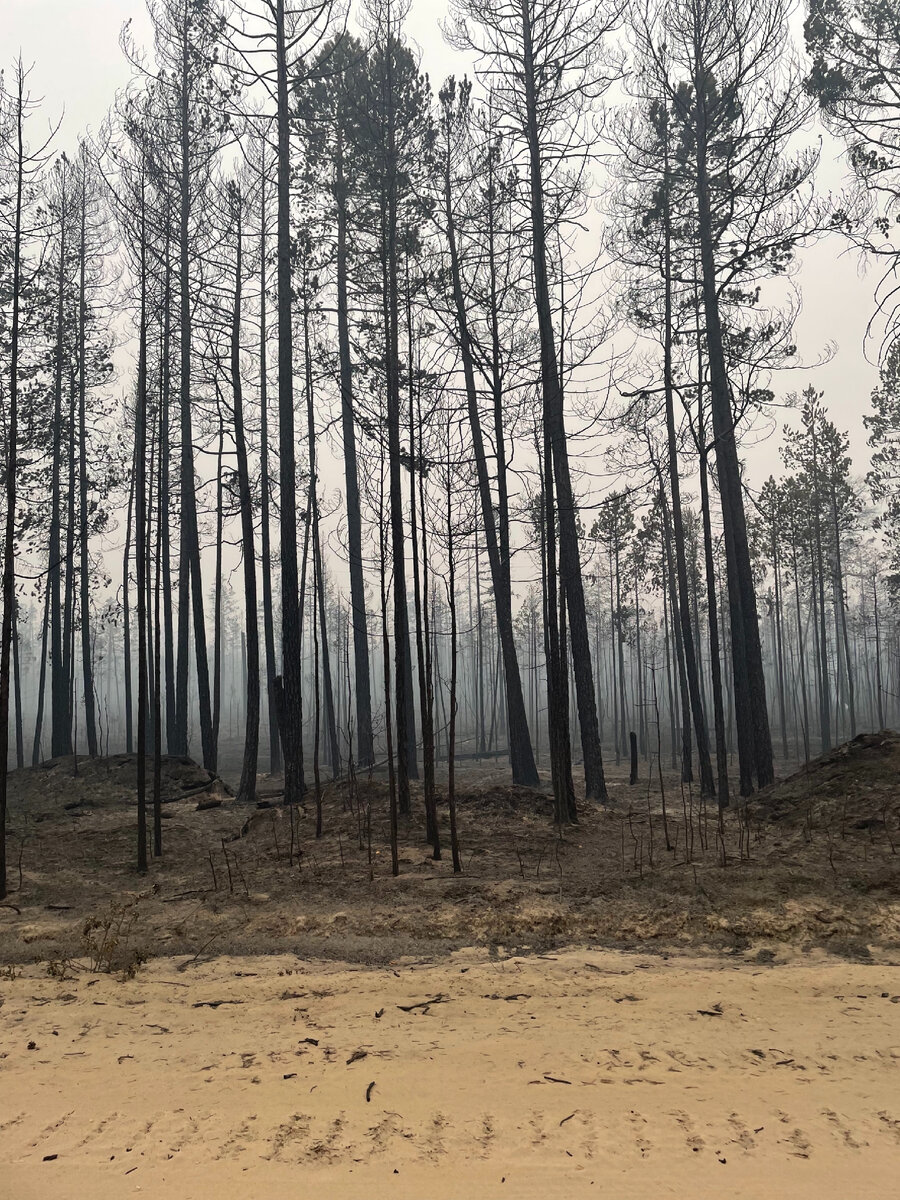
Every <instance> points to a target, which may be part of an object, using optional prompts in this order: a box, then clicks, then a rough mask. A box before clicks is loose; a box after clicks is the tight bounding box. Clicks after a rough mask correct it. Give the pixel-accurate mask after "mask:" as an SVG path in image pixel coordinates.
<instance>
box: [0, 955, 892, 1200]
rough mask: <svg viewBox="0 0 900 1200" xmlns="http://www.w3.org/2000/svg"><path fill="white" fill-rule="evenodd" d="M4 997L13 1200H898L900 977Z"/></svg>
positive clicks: (174, 982) (84, 977)
mask: <svg viewBox="0 0 900 1200" xmlns="http://www.w3.org/2000/svg"><path fill="white" fill-rule="evenodd" d="M179 966H183V960H178V961H177V962H172V961H166V960H157V961H154V962H153V963H151V964H150V965H148V966H147V967H145V968H144V969H143V970H142V971H141V972H140V973H139V975H138V976H137V978H136V979H134V980H132V981H129V982H125V983H122V982H118V981H117V980H116V979H114V978H112V977H110V976H92V975H88V974H85V973H80V972H79V973H76V975H75V977H74V978H71V979H63V980H58V979H51V978H48V977H47V976H46V974H45V973H43V971H42V970H41V969H39V968H37V967H33V968H26V970H25V973H24V975H23V976H21V977H20V978H18V979H15V980H9V979H6V980H3V981H0V998H2V1006H0V1164H2V1166H0V1197H2V1200H82V1198H83V1200H123V1198H127V1197H131V1196H142V1197H153V1198H154V1200H157V1198H158V1200H163V1198H165V1200H230V1198H231V1197H241V1198H242V1200H257V1198H259V1200H262V1198H264V1197H265V1198H266V1200H282V1198H286V1197H292V1198H294V1197H304V1196H314V1197H316V1198H317V1200H318V1198H323V1200H351V1198H352V1200H363V1198H366V1200H372V1198H375V1200H381V1198H382V1197H385V1198H389V1197H396V1198H398V1200H413V1198H415V1200H451V1198H453V1200H457V1198H459V1200H493V1198H494V1197H497V1198H500V1197H503V1198H504V1200H506V1198H522V1200H530V1198H532V1197H533V1198H535V1200H537V1198H538V1197H541V1198H555V1197H559V1198H562V1197H566V1198H569V1197H582V1196H584V1197H587V1196H600V1195H603V1196H605V1197H607V1198H610V1197H611V1198H613V1200H619V1198H620V1197H622V1198H625V1197H654V1200H655V1198H656V1197H660V1196H675V1197H690V1198H691V1200H713V1198H715V1200H724V1198H732V1197H735V1198H737V1197H753V1198H754V1200H755V1198H760V1200H762V1198H763V1197H765V1198H767V1200H768V1198H778V1200H780V1198H781V1197H816V1198H822V1197H835V1198H838V1197H840V1198H841V1200H843V1198H850V1197H854V1198H855V1197H879V1200H890V1198H892V1197H900V967H898V966H897V965H890V964H884V963H882V964H879V963H875V962H872V963H858V962H847V961H844V960H840V959H834V958H829V957H826V956H824V955H811V956H808V957H798V958H796V959H795V960H793V961H792V962H789V963H787V964H782V965H769V964H764V963H760V962H755V961H749V962H748V961H746V960H742V959H737V958H723V957H708V958H685V957H676V956H672V957H669V958H662V957H653V956H649V955H646V954H640V953H634V954H632V953H625V952H610V951H593V950H576V949H572V950H567V951H563V952H559V953H555V954H553V955H552V956H546V957H527V958H509V959H502V958H501V959H500V960H497V959H494V960H492V959H489V958H488V957H487V955H486V954H484V953H483V952H476V951H471V952H464V953H460V954H458V955H455V956H454V957H452V958H450V959H446V960H443V961H440V962H437V963H422V964H416V963H408V962H407V963H397V964H394V965H393V966H389V967H383V968H379V969H372V968H364V967H352V966H348V965H342V964H328V963H315V964H309V963H303V962H301V961H300V960H299V959H297V958H293V957H286V956H279V957H259V958H224V957H223V958H217V959H214V960H211V961H209V962H203V963H200V964H198V965H192V966H188V967H186V968H183V969H180V970H179V969H178V968H179Z"/></svg>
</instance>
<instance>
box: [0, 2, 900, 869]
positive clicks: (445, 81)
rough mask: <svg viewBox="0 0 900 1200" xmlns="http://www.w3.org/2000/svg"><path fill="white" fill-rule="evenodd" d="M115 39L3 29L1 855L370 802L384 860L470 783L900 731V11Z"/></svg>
mask: <svg viewBox="0 0 900 1200" xmlns="http://www.w3.org/2000/svg"><path fill="white" fill-rule="evenodd" d="M76 7H77V10H78V11H77V16H76V15H75V8H76ZM132 8H133V5H130V4H125V3H117V4H104V3H100V2H99V0H96V2H94V3H85V4H82V5H79V6H72V5H57V4H55V3H45V4H42V5H38V4H22V3H20V2H19V0H14V2H13V3H12V4H11V5H10V4H9V0H7V3H6V5H5V6H4V13H3V14H2V15H0V31H2V32H3V34H4V36H3V39H2V41H3V44H4V45H5V46H6V47H7V52H9V49H10V48H11V47H13V46H15V44H16V42H17V41H19V42H21V44H22V47H23V49H22V57H21V58H19V59H15V58H11V59H10V60H9V61H7V63H6V64H5V67H6V69H5V72H4V75H3V81H2V94H0V306H2V307H0V406H2V407H0V411H2V417H3V430H4V439H5V442H4V444H5V447H6V456H5V472H4V496H5V500H4V505H3V521H4V530H5V533H4V538H3V564H4V574H3V581H4V583H3V601H4V606H3V625H2V632H0V738H2V737H5V738H6V739H7V740H6V742H4V743H0V830H2V829H5V820H6V799H5V796H6V772H7V769H8V768H9V767H14V766H17V767H22V766H24V765H26V764H32V763H33V764H36V763H38V762H40V761H42V760H45V759H49V758H53V759H56V758H61V757H64V756H68V755H72V754H73V753H75V754H88V755H90V756H92V757H93V756H98V755H109V754H112V753H117V752H120V751H128V752H134V753H136V754H137V761H138V767H137V789H138V810H139V811H138V836H137V856H138V862H139V863H140V864H141V865H142V866H146V862H147V856H148V853H150V852H153V851H155V852H156V853H159V852H160V850H161V824H160V820H159V816H160V813H159V807H160V778H161V759H162V756H163V755H166V754H168V755H174V756H178V755H180V756H186V755H190V756H192V757H193V758H195V759H196V760H197V761H198V762H202V764H203V765H204V766H205V767H207V768H209V769H210V770H211V771H213V772H216V771H218V772H220V773H224V774H226V775H231V776H233V782H234V783H235V785H236V787H237V794H238V798H239V799H240V800H241V801H248V802H254V801H256V799H257V790H258V779H259V777H260V776H261V775H262V774H267V775H272V776H278V777H280V776H281V775H282V773H283V776H284V784H283V792H284V800H285V803H287V804H294V803H297V802H298V801H300V800H301V799H302V798H304V797H305V796H308V795H314V796H315V797H316V799H317V801H318V800H319V799H320V796H321V789H322V784H323V781H324V780H326V779H328V778H331V777H334V778H337V777H342V776H345V775H347V774H348V773H349V774H351V775H352V774H353V773H354V772H356V773H365V772H367V771H370V770H371V771H377V772H384V771H386V772H387V778H388V783H389V813H390V820H391V831H392V832H391V842H392V856H393V865H394V870H395V871H396V870H397V869H398V865H397V864H398V859H397V834H396V825H397V820H398V818H399V817H402V816H403V815H404V814H406V813H408V812H409V809H410V804H411V791H410V780H416V779H419V777H420V776H421V779H422V791H421V796H422V803H423V805H424V813H425V818H426V830H427V836H428V838H429V840H430V841H431V842H432V843H433V844H434V848H435V853H436V854H437V853H438V852H439V840H440V836H441V833H440V821H439V820H438V807H437V805H438V793H439V792H440V793H441V795H443V794H444V793H445V792H446V794H447V795H448V797H449V800H450V804H451V809H450V811H451V840H452V843H453V844H452V850H453V855H454V863H456V860H457V854H458V847H457V844H456V826H455V810H454V808H453V796H454V765H455V763H456V762H457V761H459V760H460V759H461V758H465V759H467V760H468V759H477V760H489V759H497V760H498V761H500V762H503V763H506V762H507V761H508V764H509V773H510V778H511V780H512V781H513V782H514V783H516V784H519V785H524V786H537V785H538V784H539V783H540V782H541V778H542V775H543V777H544V779H545V780H548V781H549V783H550V785H551V787H552V792H553V797H554V813H555V818H556V820H557V822H558V823H559V824H561V825H562V824H566V823H569V822H574V821H577V819H578V809H579V805H581V804H583V803H586V802H587V803H594V802H597V803H600V802H603V801H604V800H605V799H606V798H607V790H606V780H605V770H606V765H608V764H610V763H615V764H616V765H619V764H621V763H625V762H628V761H629V760H630V759H631V758H632V756H634V757H635V759H636V760H640V762H641V763H642V764H643V768H642V769H643V770H648V771H650V772H651V775H652V772H653V770H654V769H655V770H656V772H657V773H659V772H660V771H662V770H663V769H665V770H675V771H677V773H678V774H679V776H680V778H681V781H682V782H683V783H685V784H690V785H691V786H695V787H696V789H697V792H698V793H699V794H700V795H701V796H702V797H704V799H707V798H708V799H709V800H710V801H712V802H717V803H718V805H719V806H720V808H722V809H724V808H726V807H727V806H728V805H729V804H730V803H731V802H732V801H733V800H734V799H735V798H736V797H738V796H744V797H746V796H748V795H750V794H751V793H752V792H754V791H755V790H757V789H759V788H764V787H766V786H768V785H769V784H771V783H772V782H773V780H774V779H775V776H776V773H783V771H782V768H785V769H786V768H787V767H788V765H790V766H793V765H796V764H797V763H800V762H803V761H805V760H808V759H809V758H810V757H812V756H814V755H817V754H819V753H820V752H822V751H826V750H828V749H830V748H831V747H832V746H833V745H835V744H837V743H839V742H841V741H844V740H847V739H850V738H853V737H854V736H855V735H856V734H857V733H859V732H861V731H864V730H877V729H883V728H886V727H888V726H895V727H896V725H897V723H898V720H900V711H898V707H900V620H898V618H900V609H898V607H897V606H898V605H900V590H898V579H900V490H898V487H900V485H898V479H900V473H898V470H897V465H898V464H897V462H896V454H897V451H896V445H897V442H896V436H897V429H898V416H900V351H898V348H897V341H896V339H895V334H896V325H895V320H894V310H893V291H892V288H893V275H892V271H893V268H894V266H895V265H896V248H895V247H896V237H895V229H896V220H897V209H896V198H897V191H896V188H897V186H898V177H897V153H898V142H897V128H896V120H895V116H894V110H893V108H892V104H893V100H892V95H893V93H892V91H891V89H892V88H893V87H895V85H896V83H897V76H896V72H897V30H896V20H895V19H894V23H893V24H892V23H891V11H890V6H886V5H885V4H883V3H881V2H878V0H875V2H872V3H868V2H867V3H859V4H851V5H843V4H839V3H837V2H836V0H815V3H814V4H813V6H812V9H811V11H810V12H804V13H800V12H797V11H794V10H793V9H792V8H791V7H790V6H789V5H788V4H787V3H784V2H783V0H763V2H762V3H760V2H757V0H658V2H657V0H636V2H635V3H633V4H624V5H622V6H616V5H604V4H595V3H591V2H588V0H573V2H566V0H525V2H523V3H521V4H520V3H518V2H513V0H487V2H486V3H481V2H479V3H476V2H475V0H451V2H450V4H449V7H448V8H447V11H446V13H445V14H443V18H442V19H441V20H440V21H439V19H438V16H437V15H436V14H435V13H434V11H433V10H432V9H430V8H429V7H428V6H426V5H424V4H422V3H418V4H415V5H413V7H412V9H411V10H407V7H406V6H405V5H404V4H403V3H402V2H401V3H398V2H391V0H366V2H364V3H354V4H352V5H351V6H350V8H349V9H348V8H346V7H345V6H342V5H341V4H339V3H336V2H333V0H321V2H320V0H305V2H303V3H298V2H295V0H242V2H241V3H238V2H237V0H149V2H148V4H147V7H146V10H141V11H140V12H135V13H132V11H131V10H132ZM39 9H40V10H43V18H42V21H41V23H40V26H38V23H37V21H36V19H35V13H36V11H37V10H39ZM848 14H849V15H848ZM132 17H133V18H134V19H133V20H132V19H131V18H132ZM851 17H852V20H851ZM123 18H125V19H126V23H125V24H124V26H123V24H122V19H123ZM4 23H7V26H6V28H4ZM64 63H67V64H68V65H66V66H63V64H64ZM73 63H74V64H75V65H76V66H77V72H76V70H75V69H74V67H73V65H72V64H73ZM863 268H865V270H864V269H863ZM416 794H417V795H418V792H417V793H416ZM151 810H155V813H154V816H155V820H154V821H153V822H152V823H150V825H151V828H150V832H149V833H148V821H149V816H150V812H151ZM319 813H320V819H321V807H320V809H319ZM0 845H2V847H3V852H2V854H0V889H2V887H3V886H4V885H3V880H4V878H5V870H6V867H5V859H4V857H3V856H4V855H5V840H2V835H0Z"/></svg>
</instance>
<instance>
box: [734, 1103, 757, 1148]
mask: <svg viewBox="0 0 900 1200" xmlns="http://www.w3.org/2000/svg"><path fill="white" fill-rule="evenodd" d="M728 1124H729V1125H730V1126H731V1128H732V1129H733V1130H734V1140H735V1141H736V1142H737V1144H738V1145H739V1146H740V1147H741V1149H742V1150H755V1149H756V1139H755V1138H754V1136H753V1134H752V1133H751V1132H750V1130H749V1129H748V1128H747V1126H746V1125H745V1124H744V1122H743V1121H742V1120H741V1118H740V1117H739V1116H738V1114H737V1113H735V1112H733V1113H732V1114H731V1116H730V1117H729V1118H728Z"/></svg>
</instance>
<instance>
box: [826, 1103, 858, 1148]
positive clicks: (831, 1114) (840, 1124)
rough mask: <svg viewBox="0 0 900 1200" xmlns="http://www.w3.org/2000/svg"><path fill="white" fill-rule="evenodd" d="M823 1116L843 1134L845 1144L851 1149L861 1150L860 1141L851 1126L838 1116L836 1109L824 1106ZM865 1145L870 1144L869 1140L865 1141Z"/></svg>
mask: <svg viewBox="0 0 900 1200" xmlns="http://www.w3.org/2000/svg"><path fill="white" fill-rule="evenodd" d="M822 1116H823V1117H824V1118H825V1119H826V1121H827V1122H828V1124H829V1125H831V1126H832V1128H833V1129H835V1130H837V1132H838V1133H839V1134H840V1135H841V1138H842V1140H843V1142H844V1145H845V1146H847V1147H848V1148H849V1149H851V1150H859V1148H860V1143H859V1142H858V1141H857V1140H856V1138H855V1137H854V1136H853V1134H852V1133H851V1131H850V1128H849V1126H848V1125H847V1124H846V1123H845V1122H844V1121H843V1120H842V1119H841V1118H840V1117H839V1116H838V1114H837V1113H836V1112H835V1111H834V1109H831V1108H823V1109H822ZM863 1145H868V1142H864V1143H863Z"/></svg>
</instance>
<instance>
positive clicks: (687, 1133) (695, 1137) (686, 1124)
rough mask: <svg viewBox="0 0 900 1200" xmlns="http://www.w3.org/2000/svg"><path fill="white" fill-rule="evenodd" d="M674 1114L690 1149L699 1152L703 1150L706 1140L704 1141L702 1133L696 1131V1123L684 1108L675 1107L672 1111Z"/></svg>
mask: <svg viewBox="0 0 900 1200" xmlns="http://www.w3.org/2000/svg"><path fill="white" fill-rule="evenodd" d="M672 1116H673V1117H674V1118H675V1120H676V1121H677V1122H678V1125H679V1126H680V1127H681V1129H682V1131H683V1133H684V1140H685V1143H686V1144H687V1146H688V1149H690V1150H692V1151H694V1153H698V1152H699V1151H700V1150H702V1149H703V1148H704V1146H705V1145H706V1142H704V1140H703V1138H702V1137H701V1136H700V1134H699V1133H697V1132H696V1130H695V1128H694V1123H693V1121H692V1120H691V1118H690V1117H689V1116H688V1115H687V1113H686V1112H684V1111H683V1110H682V1109H675V1110H674V1111H673V1112H672Z"/></svg>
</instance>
